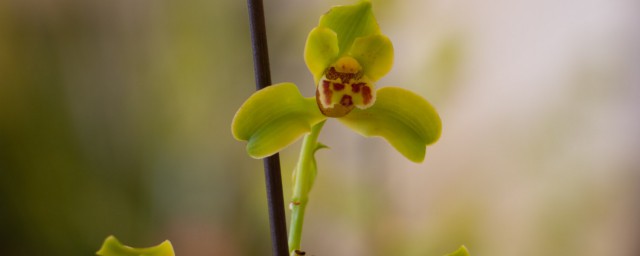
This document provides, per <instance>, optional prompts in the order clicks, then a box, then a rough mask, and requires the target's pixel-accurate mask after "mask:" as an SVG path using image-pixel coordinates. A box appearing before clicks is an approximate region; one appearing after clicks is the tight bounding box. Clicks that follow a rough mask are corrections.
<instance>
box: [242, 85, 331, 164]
mask: <svg viewBox="0 0 640 256" xmlns="http://www.w3.org/2000/svg"><path fill="white" fill-rule="evenodd" d="M325 119H326V117H325V116H324V115H322V113H320V110H319V109H318V106H317V104H316V100H315V98H313V97H310V98H304V97H302V95H301V94H300V92H299V91H298V88H297V87H296V86H295V85H294V84H292V83H281V84H275V85H272V86H269V87H267V88H265V89H262V90H260V91H257V92H255V93H254V94H253V95H251V97H249V99H247V101H245V102H244V104H243V105H242V106H241V107H240V109H239V110H238V112H237V113H236V115H235V117H234V118H233V123H232V124H231V131H232V133H233V136H234V138H236V139H237V140H241V141H248V142H249V143H247V152H248V153H249V155H250V156H251V157H254V158H264V157H267V156H270V155H273V154H275V153H276V152H278V151H280V150H282V149H283V148H285V147H287V146H288V145H290V144H291V143H293V142H295V141H296V140H297V139H298V138H300V137H301V136H302V135H304V134H305V133H308V132H309V131H311V127H312V126H313V125H315V124H317V123H319V122H320V121H322V120H325Z"/></svg>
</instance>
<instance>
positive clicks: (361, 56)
mask: <svg viewBox="0 0 640 256" xmlns="http://www.w3.org/2000/svg"><path fill="white" fill-rule="evenodd" d="M349 55H351V57H353V58H355V59H356V60H358V62H359V63H360V65H362V67H363V68H364V70H363V71H364V74H365V75H366V76H368V77H369V78H370V79H371V80H373V81H377V80H378V79H380V78H381V77H383V76H384V75H386V74H387V73H388V72H389V70H391V67H392V66H393V44H392V43H391V40H389V38H387V37H386V36H384V35H382V34H377V35H370V36H366V37H360V38H357V39H356V40H355V42H353V46H352V47H351V51H350V52H349Z"/></svg>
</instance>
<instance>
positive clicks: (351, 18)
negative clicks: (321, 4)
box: [319, 1, 380, 56]
mask: <svg viewBox="0 0 640 256" xmlns="http://www.w3.org/2000/svg"><path fill="white" fill-rule="evenodd" d="M319 27H327V28H329V29H331V30H333V31H335V32H336V34H337V35H338V42H339V54H338V55H339V56H342V55H344V54H345V53H347V52H349V50H350V49H349V48H350V47H351V45H353V42H354V41H355V40H356V38H358V37H363V36H368V35H373V34H378V33H380V28H379V27H378V23H377V22H376V18H375V17H374V16H373V12H372V11H371V3H370V2H369V1H362V2H360V3H358V4H354V5H344V6H336V7H333V8H331V10H329V12H327V13H325V14H324V15H322V17H320V25H319Z"/></svg>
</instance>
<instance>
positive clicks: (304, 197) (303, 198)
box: [289, 121, 325, 255]
mask: <svg viewBox="0 0 640 256" xmlns="http://www.w3.org/2000/svg"><path fill="white" fill-rule="evenodd" d="M324 122H325V121H322V122H320V123H318V124H316V125H314V126H313V127H312V128H311V133H309V134H307V135H305V136H304V140H303V141H302V148H301V149H300V157H299V158H298V165H297V166H296V170H295V176H294V177H295V178H294V185H293V197H292V198H291V204H290V209H291V225H290V227H289V253H290V254H291V255H297V254H296V251H297V250H300V240H301V238H302V224H303V223H304V213H305V210H306V208H307V202H308V201H309V191H310V190H311V186H312V185H313V181H314V179H315V172H316V170H315V166H314V165H315V161H314V155H313V154H314V153H315V151H316V149H317V147H318V135H319V134H320V131H321V130H322V126H323V125H324Z"/></svg>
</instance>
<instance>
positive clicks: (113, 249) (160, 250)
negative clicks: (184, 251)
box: [96, 236, 175, 256]
mask: <svg viewBox="0 0 640 256" xmlns="http://www.w3.org/2000/svg"><path fill="white" fill-rule="evenodd" d="M96 255H101V256H175V253H174V252H173V246H172V245H171V242H169V241H168V240H167V241H164V242H162V243H161V244H159V245H156V246H153V247H148V248H133V247H129V246H126V245H123V244H122V243H120V241H118V239H116V238H115V237H114V236H109V237H107V239H106V240H105V241H104V243H103V244H102V247H101V248H100V250H99V251H98V252H97V253H96Z"/></svg>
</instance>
